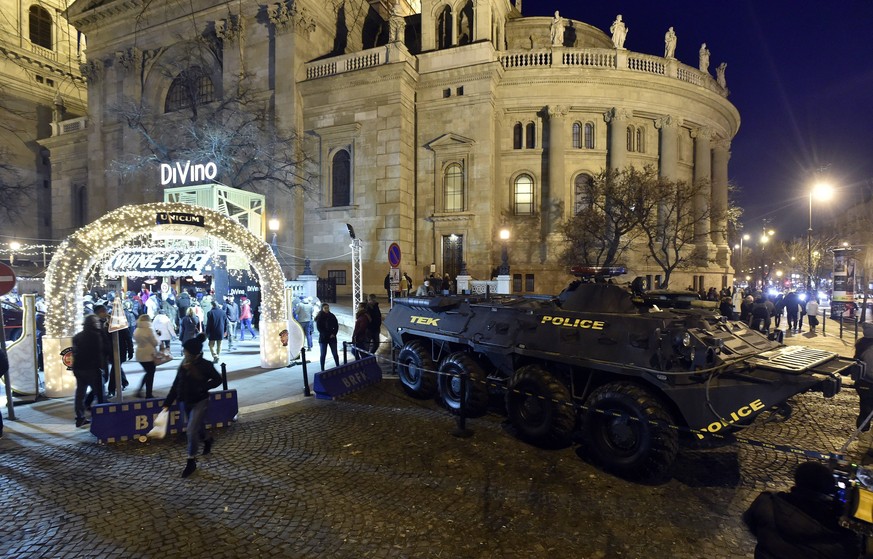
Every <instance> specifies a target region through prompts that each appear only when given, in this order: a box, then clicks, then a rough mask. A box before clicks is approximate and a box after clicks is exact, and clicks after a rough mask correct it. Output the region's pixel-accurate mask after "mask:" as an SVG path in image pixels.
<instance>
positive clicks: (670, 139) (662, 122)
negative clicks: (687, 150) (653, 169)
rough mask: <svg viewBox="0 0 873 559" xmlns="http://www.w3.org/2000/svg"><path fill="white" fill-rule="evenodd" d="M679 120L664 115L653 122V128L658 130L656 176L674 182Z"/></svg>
mask: <svg viewBox="0 0 873 559" xmlns="http://www.w3.org/2000/svg"><path fill="white" fill-rule="evenodd" d="M679 125H680V122H679V119H678V118H676V117H674V116H672V115H665V116H663V117H661V118H659V119H657V120H655V128H657V129H658V130H660V135H659V137H658V141H659V143H658V174H659V176H661V177H662V178H665V179H669V180H672V181H675V180H676V179H677V178H678V177H679V171H678V169H679V153H678V152H679V145H678V143H677V142H678V137H679Z"/></svg>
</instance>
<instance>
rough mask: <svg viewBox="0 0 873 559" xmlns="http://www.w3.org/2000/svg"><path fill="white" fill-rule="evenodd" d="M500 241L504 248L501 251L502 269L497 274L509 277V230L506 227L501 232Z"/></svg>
mask: <svg viewBox="0 0 873 559" xmlns="http://www.w3.org/2000/svg"><path fill="white" fill-rule="evenodd" d="M499 235H500V241H501V243H502V244H503V246H502V247H501V249H500V267H499V268H498V269H497V274H498V275H501V276H508V275H509V249H508V248H507V246H506V245H507V242H508V241H509V229H507V228H506V227H504V228H502V229H501V230H500V233H499Z"/></svg>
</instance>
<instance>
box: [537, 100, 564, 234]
mask: <svg viewBox="0 0 873 559" xmlns="http://www.w3.org/2000/svg"><path fill="white" fill-rule="evenodd" d="M568 112H569V108H568V107H566V106H563V105H552V106H550V107H549V108H548V113H549V151H548V158H549V180H548V184H547V185H546V184H545V183H544V184H543V188H542V189H541V190H542V199H541V207H542V209H543V210H542V211H543V214H544V217H547V218H549V219H547V220H544V221H548V222H549V224H548V230H547V231H544V233H551V232H552V231H553V229H554V225H555V224H554V223H552V222H553V221H556V220H560V218H561V217H563V216H559V215H550V214H551V208H553V207H554V206H555V205H554V204H552V200H554V201H555V202H556V203H560V202H563V201H564V199H565V198H566V196H564V191H565V190H566V189H567V188H566V170H565V167H564V156H565V151H566V128H567V126H566V121H567V113H568Z"/></svg>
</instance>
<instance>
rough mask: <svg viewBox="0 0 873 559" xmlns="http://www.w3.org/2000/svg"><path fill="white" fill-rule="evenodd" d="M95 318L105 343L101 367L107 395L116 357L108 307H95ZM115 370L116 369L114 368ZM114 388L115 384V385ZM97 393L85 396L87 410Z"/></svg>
mask: <svg viewBox="0 0 873 559" xmlns="http://www.w3.org/2000/svg"><path fill="white" fill-rule="evenodd" d="M94 316H96V317H97V318H99V319H100V339H101V340H102V341H103V363H102V364H101V365H100V372H101V378H100V382H102V383H103V394H106V383H107V381H108V380H109V367H110V363H113V361H114V360H115V359H114V356H113V355H112V337H111V336H110V335H109V319H110V316H109V312H108V311H107V310H106V305H95V306H94ZM113 368H114V367H113ZM113 387H114V383H113ZM95 396H96V393H95V392H94V391H93V390H92V391H91V392H89V393H88V395H87V396H85V408H86V409H90V408H91V404H92V403H94V398H95Z"/></svg>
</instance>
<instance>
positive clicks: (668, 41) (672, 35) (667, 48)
mask: <svg viewBox="0 0 873 559" xmlns="http://www.w3.org/2000/svg"><path fill="white" fill-rule="evenodd" d="M675 54H676V32H675V31H673V28H672V27H671V28H670V29H668V30H667V33H666V34H665V35H664V58H675V56H674V55H675Z"/></svg>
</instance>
